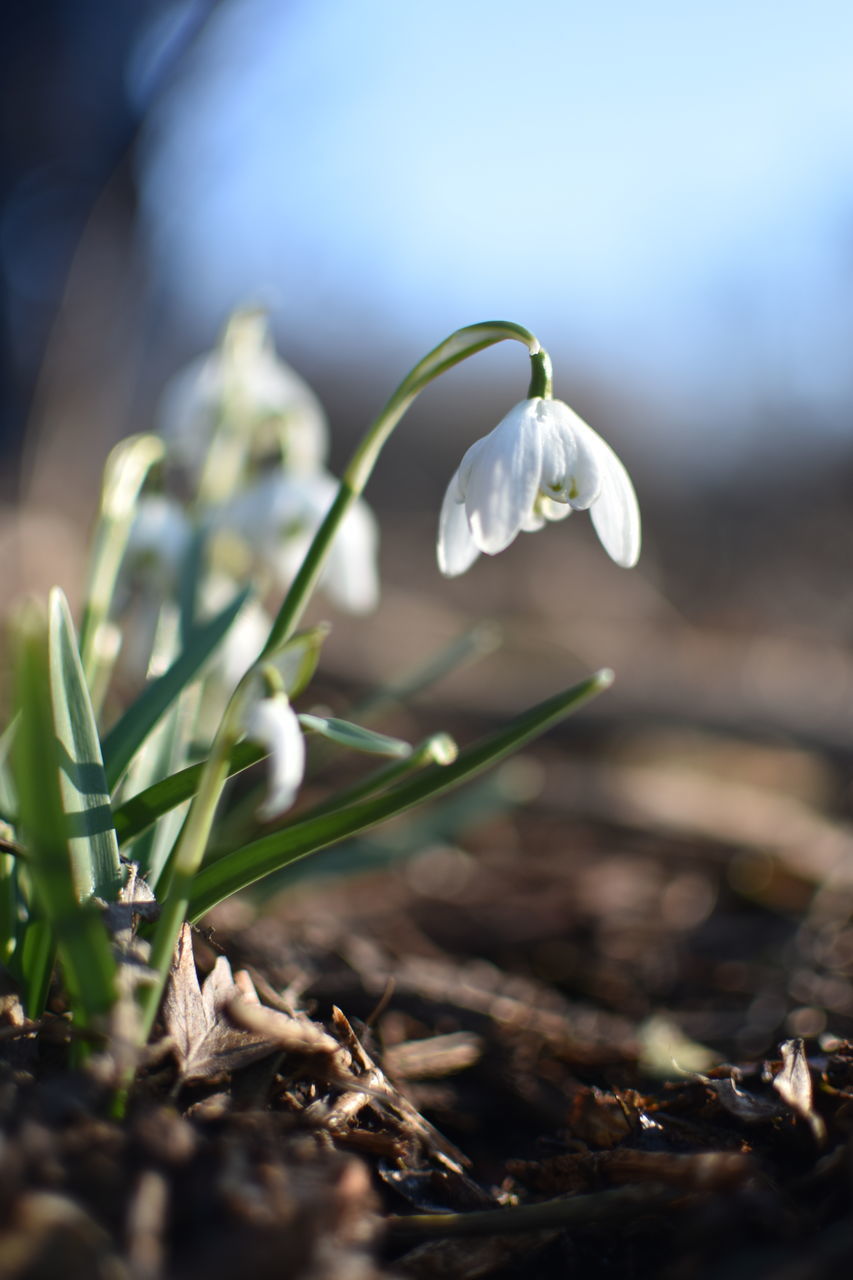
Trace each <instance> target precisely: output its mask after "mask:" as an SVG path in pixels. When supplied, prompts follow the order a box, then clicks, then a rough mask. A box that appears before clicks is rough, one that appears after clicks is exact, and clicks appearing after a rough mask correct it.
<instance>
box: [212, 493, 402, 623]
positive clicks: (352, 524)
mask: <svg viewBox="0 0 853 1280" xmlns="http://www.w3.org/2000/svg"><path fill="white" fill-rule="evenodd" d="M337 492H338V482H337V480H336V479H335V478H334V476H332V475H330V474H329V473H328V472H327V471H316V472H313V473H311V474H305V475H296V476H294V475H288V474H286V473H284V472H281V471H275V472H268V473H267V474H265V475H263V476H261V477H260V479H258V480H257V481H255V483H254V484H253V485H251V486H250V487H249V488H247V489H244V490H243V492H242V493H239V494H238V495H237V496H236V497H235V498H233V499H232V500H231V501H230V502H228V503H226V504H225V505H224V506H223V507H221V508H220V509H219V511H218V512H217V517H216V519H217V524H218V525H219V527H221V528H223V529H227V530H232V531H233V532H235V533H237V534H239V535H240V536H241V537H242V538H243V539H244V540H245V541H246V542H247V543H248V545H249V546H250V547H251V549H252V551H253V553H254V555H255V556H256V558H257V559H258V560H259V562H260V563H261V565H262V566H263V567H264V568H266V570H267V571H268V572H269V573H270V574H271V576H272V578H273V580H274V581H275V583H276V585H277V587H278V588H279V589H281V590H283V591H286V590H287V588H288V587H289V586H290V584H291V582H292V581H293V579H294V577H295V576H296V573H297V572H298V570H299V567H300V565H301V564H302V561H303V559H304V558H305V553H306V551H307V550H308V548H309V546H310V545H311V540H312V538H313V537H314V534H315V533H316V532H317V529H318V528H319V527H320V524H321V523H322V521H323V518H324V516H325V515H326V513H327V512H328V510H329V508H330V507H331V505H332V502H333V501H334V499H335V495H336V494H337ZM378 543H379V533H378V529H377V526H376V521H375V519H374V516H373V513H372V511H371V510H370V508H369V507H368V506H367V503H365V502H363V501H362V500H361V499H360V498H359V499H358V500H357V501H356V502H355V503H354V504H353V506H352V507H350V509H349V511H348V512H347V514H346V515H345V516H344V519H343V521H342V522H341V526H340V528H339V529H338V531H337V534H336V536H335V540H334V542H333V543H332V547H331V550H330V552H329V557H328V559H327V561H326V567H325V569H324V571H323V575H322V577H321V579H320V586H321V587H322V589H323V590H324V591H325V592H326V595H327V596H328V597H329V599H330V600H331V601H332V602H333V603H334V604H335V605H337V606H338V608H340V609H344V610H346V611H347V612H348V613H367V612H369V611H370V610H371V609H373V608H375V606H376V604H377V602H378V600H379V575H378V570H377V564H376V557H377V550H378Z"/></svg>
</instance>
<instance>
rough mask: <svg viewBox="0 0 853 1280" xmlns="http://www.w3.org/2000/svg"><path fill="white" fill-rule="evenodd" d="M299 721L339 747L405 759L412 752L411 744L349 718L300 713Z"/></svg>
mask: <svg viewBox="0 0 853 1280" xmlns="http://www.w3.org/2000/svg"><path fill="white" fill-rule="evenodd" d="M299 723H300V724H301V725H302V728H303V729H307V730H308V731H309V733H317V734H319V735H320V737H322V738H328V739H329V741H330V742H336V743H337V744H338V745H339V746H341V747H349V749H350V750H351V751H366V752H367V753H368V754H369V755H375V756H393V757H394V758H396V759H400V760H402V759H405V758H406V756H410V755H411V754H412V747H411V744H410V743H408V742H403V740H402V739H401V738H389V737H388V735H387V734H384V733H374V731H373V730H372V729H364V728H362V726H361V725H358V724H351V723H350V721H349V720H336V719H335V718H334V717H331V716H312V715H300V717H299Z"/></svg>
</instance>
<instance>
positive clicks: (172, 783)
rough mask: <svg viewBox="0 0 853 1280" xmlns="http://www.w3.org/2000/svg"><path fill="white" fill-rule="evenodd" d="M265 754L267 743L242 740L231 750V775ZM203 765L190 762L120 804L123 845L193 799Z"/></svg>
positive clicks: (116, 811)
mask: <svg viewBox="0 0 853 1280" xmlns="http://www.w3.org/2000/svg"><path fill="white" fill-rule="evenodd" d="M265 755H266V752H265V751H264V749H263V747H258V746H256V745H255V743H254V742H240V743H238V744H237V746H236V747H235V748H234V750H233V751H232V752H231V761H230V764H229V766H228V777H229V778H233V777H234V774H235V773H242V771H243V770H244V769H248V768H249V766H250V765H253V764H257V763H258V761H259V760H263V758H264V756H265ZM203 768H204V761H199V763H198V764H191V765H188V766H187V767H186V769H180V770H179V771H178V772H177V773H173V774H171V776H170V777H168V778H164V779H163V780H162V782H156V783H155V784H154V785H153V786H151V787H146V789H145V790H144V791H140V792H139V793H138V794H137V795H135V796H130V798H129V799H127V800H125V801H123V803H122V804H120V805H117V806H116V808H115V809H114V811H113V819H114V821H115V825H116V832H117V834H118V839H119V844H120V845H121V847H122V848H124V846H125V845H126V844H127V843H128V842H129V841H131V840H135V839H136V838H137V836H141V835H142V833H143V832H144V831H147V830H148V828H149V827H150V826H151V824H152V822H156V821H157V819H158V818H161V817H162V816H163V814H164V813H168V812H169V810H170V809H175V808H177V806H178V805H179V804H183V803H184V801H185V800H190V799H191V798H192V797H193V796H194V795H195V793H196V791H197V790H198V784H199V779H200V778H201V771H202V769H203Z"/></svg>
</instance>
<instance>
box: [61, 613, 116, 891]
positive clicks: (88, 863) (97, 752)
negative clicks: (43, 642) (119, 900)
mask: <svg viewBox="0 0 853 1280" xmlns="http://www.w3.org/2000/svg"><path fill="white" fill-rule="evenodd" d="M48 635H49V640H48V644H49V662H50V691H51V699H52V703H53V723H54V730H55V734H56V743H57V749H58V750H59V752H60V774H59V785H60V792H61V797H62V807H63V810H64V813H65V819H66V827H67V832H68V836H69V841H68V842H69V847H70V850H71V863H72V877H73V880H74V887H75V889H76V892H77V897H78V898H79V899H80V901H83V900H84V899H86V898H89V897H91V895H92V894H93V893H94V894H96V895H97V896H98V897H99V898H105V899H106V900H107V901H108V902H111V901H112V900H113V899H114V898H115V897H116V895H117V893H118V890H119V888H120V886H121V884H122V881H123V879H124V876H123V873H122V868H121V862H120V860H119V854H118V840H117V838H116V833H115V827H114V826H113V819H112V811H111V809H110V797H109V789H108V787H107V779H106V774H105V773H104V765H103V760H102V759H101V744H100V740H99V738H98V730H97V727H96V725H95V717H94V713H93V711H92V704H91V701H90V699H89V690H88V688H87V686H86V680H85V678H84V676H83V666H82V664H81V662H80V655H79V650H78V648H77V637H76V635H75V634H74V624H73V623H72V621H71V614H70V612H69V610H68V604H67V602H66V600H65V596H64V595H63V594H62V592H61V591H60V590H59V589H58V588H54V590H53V591H52V592H51V593H50V604H49V622H48Z"/></svg>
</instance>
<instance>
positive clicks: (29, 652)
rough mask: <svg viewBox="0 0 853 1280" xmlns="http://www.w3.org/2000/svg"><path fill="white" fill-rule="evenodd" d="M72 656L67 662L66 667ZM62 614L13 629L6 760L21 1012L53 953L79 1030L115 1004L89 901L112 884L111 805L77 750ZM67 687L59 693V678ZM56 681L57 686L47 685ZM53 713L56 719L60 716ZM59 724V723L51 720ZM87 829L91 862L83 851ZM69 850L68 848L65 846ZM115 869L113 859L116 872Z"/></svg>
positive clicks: (57, 603) (79, 706) (76, 708)
mask: <svg viewBox="0 0 853 1280" xmlns="http://www.w3.org/2000/svg"><path fill="white" fill-rule="evenodd" d="M72 651H73V658H74V660H72V656H71V655H72ZM76 652H77V649H76V641H75V640H74V635H73V630H71V629H70V619H69V618H68V615H67V606H65V601H64V599H63V598H62V596H61V594H60V593H55V594H54V596H53V598H52V599H51V608H50V620H49V621H48V618H46V617H45V616H44V614H43V613H42V612H41V610H38V609H36V608H34V607H33V608H29V609H27V610H26V611H25V612H23V613H22V614H21V617H20V621H19V627H18V665H17V691H18V704H19V711H20V719H19V722H18V727H17V732H16V735H15V745H14V753H13V760H14V765H15V782H16V786H17V791H18V796H19V799H20V818H21V835H22V839H23V842H24V844H25V846H26V851H27V862H26V870H27V880H28V881H29V883H30V884H31V886H32V899H31V902H30V906H31V910H32V916H31V922H30V924H29V926H28V928H27V930H26V933H25V935H24V940H23V953H24V954H23V961H22V964H23V970H24V974H23V976H24V985H25V990H26V991H27V993H28V999H29V1005H28V1012H29V1013H30V1015H31V1016H36V1015H37V1014H38V1013H39V1012H40V1011H41V1006H42V1005H43V1003H44V998H45V995H46V990H47V982H48V980H49V976H50V968H51V963H52V956H53V950H54V946H55V947H56V949H57V951H58V954H59V958H60V961H61V963H62V967H63V970H64V974H65V981H66V986H67V988H68V994H69V997H70V1004H71V1007H72V1008H73V1009H74V1012H75V1017H76V1019H77V1021H78V1022H79V1023H81V1024H83V1025H86V1024H88V1023H90V1022H91V1021H93V1020H94V1019H95V1018H96V1017H97V1015H98V1014H102V1013H105V1012H106V1011H107V1010H108V1009H109V1008H110V1007H111V1006H112V1003H113V1000H114V998H115V961H114V959H113V953H112V948H111V946H110V942H109V939H108V937H107V932H106V929H105V928H104V924H103V921H102V920H101V917H100V912H99V910H98V908H97V907H96V906H95V904H94V902H92V900H91V896H90V895H91V890H92V887H93V886H94V883H95V881H97V882H98V885H99V886H100V887H105V884H106V882H109V883H113V881H112V870H111V867H112V866H113V861H112V857H111V855H110V853H109V845H110V842H109V840H108V839H104V838H103V836H104V832H105V831H106V830H107V827H108V826H109V825H111V824H109V822H108V815H109V803H108V801H106V803H105V804H104V803H103V802H104V801H105V800H106V797H105V796H104V794H103V793H102V792H100V791H98V787H99V786H101V785H102V782H99V781H98V779H99V778H100V779H103V769H102V768H101V767H100V757H99V756H97V757H96V758H90V757H88V755H87V751H86V748H85V747H83V746H81V743H85V742H86V741H88V732H89V729H90V728H91V724H90V722H88V721H87V719H86V716H85V711H84V699H83V691H85V684H84V683H82V682H81V684H80V686H79V687H73V686H74V682H75V680H76V675H77V673H78V671H79V670H80V667H79V658H77V657H76ZM69 672H70V673H71V674H70V676H69V679H70V682H71V685H72V687H71V688H69V687H68V686H65V685H63V686H62V687H59V685H60V682H61V681H62V679H63V677H64V676H68V675H69ZM53 681H56V683H57V687H56V688H54V687H52V682H53ZM57 713H58V714H57ZM57 720H58V722H57ZM90 823H91V825H92V827H93V828H94V830H93V834H92V837H91V839H92V841H93V843H94V844H95V845H96V846H97V848H98V854H97V855H96V854H94V853H93V852H92V848H91V846H89V848H88V850H87V849H85V848H84V846H85V845H88V844H89V840H90V837H89V836H88V835H86V834H85V832H86V829H87V826H88V825H89V824H90ZM72 846H73V848H72ZM114 865H115V866H118V862H117V855H116V862H115V864H114Z"/></svg>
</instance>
